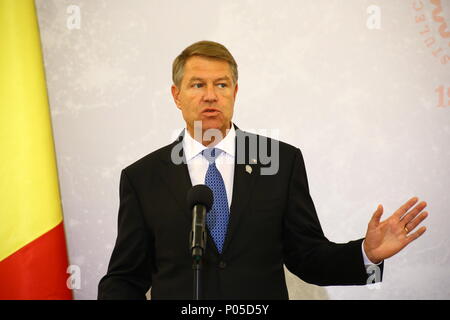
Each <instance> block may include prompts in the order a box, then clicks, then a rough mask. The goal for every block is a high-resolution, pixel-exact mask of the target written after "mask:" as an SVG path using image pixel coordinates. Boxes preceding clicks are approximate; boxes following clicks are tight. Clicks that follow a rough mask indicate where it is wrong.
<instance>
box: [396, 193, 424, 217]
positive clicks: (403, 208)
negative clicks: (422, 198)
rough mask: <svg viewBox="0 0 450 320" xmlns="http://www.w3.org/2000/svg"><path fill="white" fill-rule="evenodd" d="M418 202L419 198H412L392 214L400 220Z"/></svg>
mask: <svg viewBox="0 0 450 320" xmlns="http://www.w3.org/2000/svg"><path fill="white" fill-rule="evenodd" d="M417 201H419V198H417V197H412V198H411V199H409V200H408V201H406V202H405V204H403V205H402V206H401V207H400V208H398V209H397V211H395V212H394V214H393V215H394V216H395V217H396V218H398V219H400V218H401V217H402V216H403V215H404V214H405V213H406V212H408V210H409V209H410V208H411V207H412V206H413V205H415V204H416V202H417Z"/></svg>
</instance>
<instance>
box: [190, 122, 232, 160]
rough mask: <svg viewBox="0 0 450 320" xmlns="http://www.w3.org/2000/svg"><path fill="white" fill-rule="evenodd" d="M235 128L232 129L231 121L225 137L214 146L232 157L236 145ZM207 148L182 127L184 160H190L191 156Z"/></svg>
mask: <svg viewBox="0 0 450 320" xmlns="http://www.w3.org/2000/svg"><path fill="white" fill-rule="evenodd" d="M235 138H236V130H235V129H234V124H233V123H231V128H230V129H229V130H228V133H227V135H226V136H225V138H223V139H222V141H220V142H219V143H218V144H217V145H215V146H214V148H218V149H220V150H222V151H224V152H225V153H227V154H229V155H230V156H232V157H234V151H235V145H236V139H235ZM205 149H208V148H207V147H205V146H204V145H202V144H201V143H200V142H198V141H197V140H195V139H194V138H193V137H191V135H190V134H189V132H188V131H187V130H186V129H184V138H183V150H184V156H185V157H186V161H190V160H191V159H192V158H194V157H196V156H197V155H198V154H199V153H200V152H202V151H203V150H205Z"/></svg>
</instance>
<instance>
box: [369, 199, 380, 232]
mask: <svg viewBox="0 0 450 320" xmlns="http://www.w3.org/2000/svg"><path fill="white" fill-rule="evenodd" d="M382 215H383V206H382V205H381V204H379V205H378V207H377V210H375V212H374V213H373V215H372V219H371V220H370V223H369V225H370V226H371V227H376V226H378V224H379V223H380V219H381V216H382Z"/></svg>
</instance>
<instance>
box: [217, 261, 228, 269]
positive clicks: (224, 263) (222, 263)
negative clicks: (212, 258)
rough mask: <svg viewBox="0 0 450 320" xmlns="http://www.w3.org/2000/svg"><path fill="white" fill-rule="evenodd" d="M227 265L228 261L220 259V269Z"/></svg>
mask: <svg viewBox="0 0 450 320" xmlns="http://www.w3.org/2000/svg"><path fill="white" fill-rule="evenodd" d="M226 267H227V263H226V262H225V261H220V262H219V268H220V269H225V268H226Z"/></svg>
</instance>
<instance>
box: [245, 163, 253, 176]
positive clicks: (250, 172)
mask: <svg viewBox="0 0 450 320" xmlns="http://www.w3.org/2000/svg"><path fill="white" fill-rule="evenodd" d="M245 171H247V173H248V174H252V167H251V166H249V165H248V164H247V165H245Z"/></svg>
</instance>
